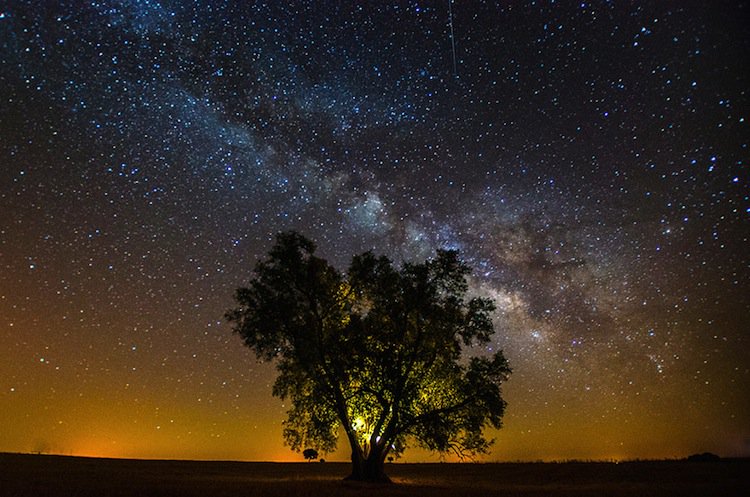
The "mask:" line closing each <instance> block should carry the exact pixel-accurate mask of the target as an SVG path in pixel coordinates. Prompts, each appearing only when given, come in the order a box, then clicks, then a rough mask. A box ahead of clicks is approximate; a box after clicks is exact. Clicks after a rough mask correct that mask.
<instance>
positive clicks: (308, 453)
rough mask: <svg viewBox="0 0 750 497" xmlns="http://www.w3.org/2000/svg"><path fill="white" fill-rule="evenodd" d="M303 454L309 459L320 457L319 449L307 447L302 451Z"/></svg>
mask: <svg viewBox="0 0 750 497" xmlns="http://www.w3.org/2000/svg"><path fill="white" fill-rule="evenodd" d="M302 456H303V457H304V458H305V459H307V460H308V461H312V460H313V459H317V458H318V451H317V450H315V449H305V450H303V451H302Z"/></svg>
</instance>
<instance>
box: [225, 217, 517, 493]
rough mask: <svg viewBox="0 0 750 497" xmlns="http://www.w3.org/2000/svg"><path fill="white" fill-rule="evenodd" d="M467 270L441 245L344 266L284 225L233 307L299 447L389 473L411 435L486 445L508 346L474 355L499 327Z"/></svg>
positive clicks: (450, 446) (359, 471)
mask: <svg viewBox="0 0 750 497" xmlns="http://www.w3.org/2000/svg"><path fill="white" fill-rule="evenodd" d="M469 272H470V271H469V268H468V266H467V265H466V264H464V263H463V262H461V261H460V260H459V258H458V253H457V252H455V251H442V250H439V251H437V254H436V256H435V257H434V258H433V259H429V260H427V261H425V262H423V263H419V264H412V263H406V264H403V266H401V267H400V268H396V267H394V266H393V264H392V262H391V261H390V260H389V259H388V258H387V257H384V256H381V257H376V256H374V255H373V254H372V253H370V252H366V253H364V254H361V255H357V256H355V257H353V259H352V262H351V265H350V267H349V269H348V271H347V272H346V273H342V272H340V271H338V270H336V269H335V268H334V267H332V266H331V265H330V264H329V263H328V262H327V261H326V260H324V259H322V258H320V257H317V256H316V255H315V244H314V243H313V242H312V241H310V240H308V239H307V238H305V237H303V236H302V235H300V234H298V233H296V232H286V233H280V234H279V235H278V236H277V238H276V244H275V245H274V246H273V248H272V249H271V250H270V252H269V254H268V257H267V258H266V259H265V260H263V261H260V262H258V264H257V266H256V267H255V277H254V278H253V279H252V281H250V284H249V286H248V287H247V288H240V289H238V290H237V292H236V294H235V299H236V302H237V304H238V307H236V308H235V309H233V310H230V311H229V312H227V315H226V318H227V319H228V320H229V322H231V323H232V325H233V329H234V331H235V332H236V333H238V334H239V335H240V336H241V337H242V339H243V340H244V342H245V345H247V346H248V347H250V348H251V349H253V350H254V351H255V353H256V354H257V356H258V357H259V358H260V359H263V360H267V361H270V360H274V361H276V367H277V370H278V372H279V375H278V377H277V378H276V382H275V383H274V386H273V394H274V395H275V396H278V397H280V398H282V399H289V400H291V408H290V409H289V411H288V412H287V415H288V417H287V419H286V421H285V422H284V430H283V434H284V439H285V441H286V443H287V444H288V445H289V446H290V447H291V448H292V449H293V450H297V451H299V450H300V449H301V448H302V447H305V446H308V445H314V446H317V447H319V448H321V449H322V450H324V451H331V450H333V449H334V448H335V447H336V443H337V440H338V437H339V433H340V431H343V433H344V434H345V435H346V438H347V440H348V442H349V445H350V446H351V450H352V456H351V458H352V473H351V475H350V476H349V477H348V478H349V479H354V480H368V481H388V477H387V476H386V474H385V472H384V462H385V460H386V458H387V457H388V455H389V454H391V453H393V454H400V453H401V452H403V451H404V449H405V448H406V447H407V443H412V442H414V443H416V444H418V445H419V446H421V447H424V448H427V449H430V450H434V451H439V452H449V451H453V452H455V453H456V454H458V455H459V456H460V457H464V456H471V455H474V454H478V453H484V452H486V451H487V449H488V447H489V446H490V444H491V443H492V441H491V440H488V439H487V438H485V436H484V435H483V431H484V428H486V427H489V426H491V427H494V428H499V427H500V426H501V420H502V416H503V412H504V410H505V405H506V403H505V401H504V400H503V398H502V395H501V384H502V382H503V381H505V380H506V379H507V378H508V375H509V374H510V368H509V367H508V363H507V361H506V359H505V357H504V356H503V354H502V352H496V353H495V354H494V355H489V356H488V355H487V354H486V352H485V353H484V354H483V355H475V356H473V357H469V356H468V354H465V353H463V352H464V350H465V349H467V348H470V347H472V346H475V345H482V344H485V343H487V342H488V341H489V340H490V337H491V336H492V334H493V333H494V329H493V325H492V320H491V313H492V311H493V310H494V304H493V303H492V301H490V300H488V299H484V298H467V295H466V294H467V290H468V284H467V279H466V278H467V276H468V274H469Z"/></svg>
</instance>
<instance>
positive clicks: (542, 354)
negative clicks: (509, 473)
mask: <svg viewBox="0 0 750 497" xmlns="http://www.w3.org/2000/svg"><path fill="white" fill-rule="evenodd" d="M749 12H750V6H749V5H748V3H747V2H730V1H710V2H706V1H679V2H678V1H668V0H667V1H656V0H654V1H643V2H629V1H596V2H593V1H591V2H590V1H581V2H577V1H567V0H566V1H562V0H558V1H554V0H539V1H514V0H498V1H494V2H492V1H469V0H454V1H453V2H452V3H450V2H449V1H447V0H446V1H438V0H435V1H427V0H425V1H401V0H394V1H377V2H376V1H364V2H363V1H338V2H334V1H315V2H313V1H308V2H297V1H289V2H287V1H284V2H281V1H278V2H276V1H269V2H260V1H258V2H252V1H247V2H244V1H243V2H239V1H238V2H231V1H181V0H179V1H178V0H161V1H149V0H92V1H88V2H82V1H72V0H66V1H60V2H48V1H46V0H24V1H10V2H2V3H0V426H1V427H2V428H1V429H0V450H2V451H16V452H50V453H62V454H78V455H95V456H111V457H149V458H152V457H154V458H198V459H243V460H301V456H299V455H298V454H295V453H293V452H291V451H290V450H289V449H288V448H287V447H284V446H283V443H282V437H281V421H282V420H283V419H284V417H285V415H284V413H285V410H286V407H285V406H284V404H283V403H282V402H281V401H280V400H279V399H276V398H274V397H272V396H271V384H272V382H273V380H274V378H275V374H274V369H273V365H270V364H262V363H258V362H257V361H256V359H255V356H254V354H253V353H252V352H251V351H250V350H248V349H246V348H244V347H243V346H242V345H241V341H240V339H239V338H238V337H237V336H236V335H233V334H232V333H231V329H230V327H229V326H228V325H227V324H226V323H225V322H224V320H223V314H224V312H225V311H226V310H227V309H229V308H230V307H232V305H233V300H232V294H233V292H234V290H235V288H237V287H239V286H243V285H245V284H246V283H247V282H248V281H249V279H250V278H251V277H252V268H253V266H254V264H255V261H256V260H257V259H258V258H259V257H262V256H263V255H264V254H265V253H267V251H268V249H269V248H270V246H271V244H272V242H273V238H274V235H275V234H276V233H277V232H279V231H281V230H289V229H296V230H299V231H301V232H302V233H304V234H305V235H307V236H308V237H310V238H312V239H314V240H315V241H316V242H317V243H318V247H319V253H320V255H322V256H323V257H326V258H327V259H328V260H330V261H331V262H332V263H333V264H334V265H336V266H337V267H339V268H341V269H344V268H345V267H346V265H347V264H348V262H349V260H350V258H351V256H352V255H353V254H355V253H359V252H362V251H365V250H374V251H375V252H376V253H382V254H386V255H388V256H389V257H391V258H393V259H394V260H396V261H409V260H422V259H424V258H426V257H429V256H430V254H433V253H434V250H435V249H436V248H450V249H458V250H460V252H461V254H462V257H463V258H464V259H465V260H466V261H467V262H468V263H469V264H470V265H471V266H472V267H473V268H474V276H473V278H472V281H471V289H472V290H471V291H472V293H473V294H477V295H484V296H489V297H492V298H493V299H495V300H496V303H497V305H498V311H497V313H496V317H495V323H496V329H497V333H496V335H495V337H494V339H493V341H492V342H491V343H490V344H489V345H488V348H489V349H497V348H502V349H503V350H504V351H505V354H506V356H507V357H508V359H509V361H510V363H511V366H512V367H513V369H514V374H513V375H512V377H511V379H510V381H509V382H508V383H507V384H506V385H505V388H504V393H505V398H506V400H507V401H508V403H509V407H508V410H507V415H506V417H505V426H504V428H503V429H502V430H500V431H499V432H497V433H496V434H495V437H496V439H497V443H496V445H495V446H494V447H493V449H492V452H491V453H490V454H489V455H488V456H487V457H486V458H485V460H490V461H495V460H554V459H570V458H577V459H627V458H656V457H683V456H686V455H688V454H691V453H694V452H703V451H712V452H716V453H717V454H720V455H724V456H733V455H734V456H736V455H744V456H748V455H750V362H749V361H748V359H749V358H750V335H749V333H750V326H749V323H750V320H748V315H750V288H749V287H750V284H749V276H750V271H749V270H748V265H749V262H750V257H749V254H750V251H749V250H748V237H749V236H750V230H748V221H750V210H749V209H750V199H749V195H748V194H749V190H748V183H749V182H748V170H747V161H748V141H749V140H750V134H749V133H748V122H747V119H748V118H750V115H749V114H750V112H749V108H748V107H749V106H748V91H750V90H749V89H750V71H749V70H748V69H749V67H748V64H749V61H750V39H749V38H748V31H747V21H748V18H749V17H750V16H748V13H749ZM342 442H343V444H344V445H345V441H342ZM344 445H342V446H341V447H342V448H341V450H340V451H339V452H337V453H335V454H331V455H329V456H328V457H329V458H331V459H337V458H339V459H346V457H347V451H346V447H345V446H344ZM405 459H406V460H407V461H419V460H435V458H434V456H432V455H430V454H428V453H425V452H421V451H419V450H413V451H411V452H407V453H406V455H405Z"/></svg>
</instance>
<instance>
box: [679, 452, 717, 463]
mask: <svg viewBox="0 0 750 497" xmlns="http://www.w3.org/2000/svg"><path fill="white" fill-rule="evenodd" d="M687 460H688V461H694V462H714V461H720V460H721V457H719V456H717V455H716V454H712V453H711V452H704V453H703V454H693V455H691V456H688V458H687Z"/></svg>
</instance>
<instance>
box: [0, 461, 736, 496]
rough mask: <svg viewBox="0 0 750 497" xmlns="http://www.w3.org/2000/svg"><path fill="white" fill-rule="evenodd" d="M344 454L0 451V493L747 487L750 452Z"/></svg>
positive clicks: (497, 492) (475, 492)
mask: <svg viewBox="0 0 750 497" xmlns="http://www.w3.org/2000/svg"><path fill="white" fill-rule="evenodd" d="M348 469H349V466H348V465H347V464H344V463H317V462H315V463H245V462H223V461H216V462H214V461H210V462H207V461H143V460H127V459H94V458H80V457H64V456H48V455H25V454H0V497H6V496H24V497H31V496H34V497H43V496H58V495H61V496H62V495H64V496H77V497H88V496H92V497H94V496H97V497H106V496H131V495H137V496H155V497H160V496H196V497H198V496H200V497H211V496H227V497H229V496H231V497H239V496H242V497H253V496H264V497H266V496H268V497H274V496H279V497H280V496H319V495H320V496H326V497H328V496H330V497H348V496H351V497H355V496H357V497H359V496H404V497H406V496H409V497H411V496H429V497H443V496H446V497H447V496H477V497H479V496H521V497H532V496H534V497H536V496H552V497H562V496H565V497H568V496H570V497H572V496H583V497H586V496H591V497H593V496H610V497H620V496H623V497H624V496H628V497H630V496H632V497H636V496H637V497H643V496H674V497H677V496H680V497H685V496H701V497H711V496H721V497H732V496H738V497H739V496H747V495H750V460H748V459H740V460H724V461H720V462H687V461H646V462H628V463H619V464H615V463H597V462H567V463H500V464H471V463H469V464H448V463H445V464H389V465H388V466H387V469H388V474H389V476H391V478H392V479H393V481H394V483H393V484H377V485H373V484H362V483H354V482H345V481H342V477H344V476H346V475H347V474H348Z"/></svg>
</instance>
